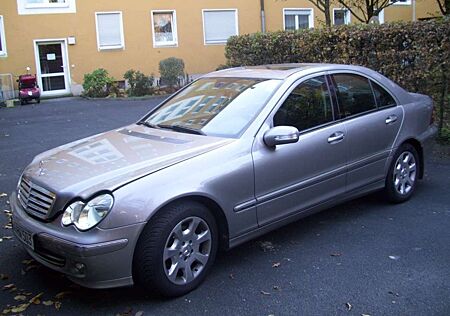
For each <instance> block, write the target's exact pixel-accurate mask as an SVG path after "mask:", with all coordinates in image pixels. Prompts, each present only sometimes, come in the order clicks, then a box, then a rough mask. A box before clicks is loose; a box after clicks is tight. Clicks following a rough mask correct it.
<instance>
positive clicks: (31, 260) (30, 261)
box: [22, 259, 34, 265]
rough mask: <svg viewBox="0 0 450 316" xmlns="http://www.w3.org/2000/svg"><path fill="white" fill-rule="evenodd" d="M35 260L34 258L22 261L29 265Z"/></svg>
mask: <svg viewBox="0 0 450 316" xmlns="http://www.w3.org/2000/svg"><path fill="white" fill-rule="evenodd" d="M33 262H34V259H30V260H23V261H22V263H23V264H26V265H29V264H31V263H33Z"/></svg>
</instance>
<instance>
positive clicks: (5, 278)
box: [0, 274, 9, 281]
mask: <svg viewBox="0 0 450 316" xmlns="http://www.w3.org/2000/svg"><path fill="white" fill-rule="evenodd" d="M8 279H9V275H7V274H0V280H2V281H4V280H8Z"/></svg>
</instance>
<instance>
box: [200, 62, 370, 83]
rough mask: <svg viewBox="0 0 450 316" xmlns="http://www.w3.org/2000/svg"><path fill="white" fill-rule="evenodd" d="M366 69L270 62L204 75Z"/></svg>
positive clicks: (276, 75)
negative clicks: (268, 63)
mask: <svg viewBox="0 0 450 316" xmlns="http://www.w3.org/2000/svg"><path fill="white" fill-rule="evenodd" d="M363 69H364V70H367V69H366V68H364V67H360V66H351V65H340V64H306V63H304V64H272V65H261V66H245V67H237V68H229V69H224V70H219V71H215V72H212V73H209V74H207V75H205V76H204V77H207V78H208V77H209V78H212V77H234V78H260V79H279V80H284V79H286V78H288V77H290V76H292V75H293V74H297V73H299V72H302V73H304V74H305V75H306V74H308V73H314V72H319V71H327V70H357V71H361V70H363Z"/></svg>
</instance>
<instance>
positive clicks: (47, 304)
mask: <svg viewBox="0 0 450 316" xmlns="http://www.w3.org/2000/svg"><path fill="white" fill-rule="evenodd" d="M53 304H54V303H53V301H43V302H42V305H45V306H52V305H53Z"/></svg>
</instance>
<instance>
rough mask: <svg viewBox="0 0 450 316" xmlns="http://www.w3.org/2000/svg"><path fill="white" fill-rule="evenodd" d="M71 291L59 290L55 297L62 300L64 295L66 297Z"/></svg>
mask: <svg viewBox="0 0 450 316" xmlns="http://www.w3.org/2000/svg"><path fill="white" fill-rule="evenodd" d="M71 293H72V292H71V291H63V292H59V293H58V294H56V295H55V298H56V299H57V300H62V299H63V298H64V297H66V296H67V295H69V294H71Z"/></svg>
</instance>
